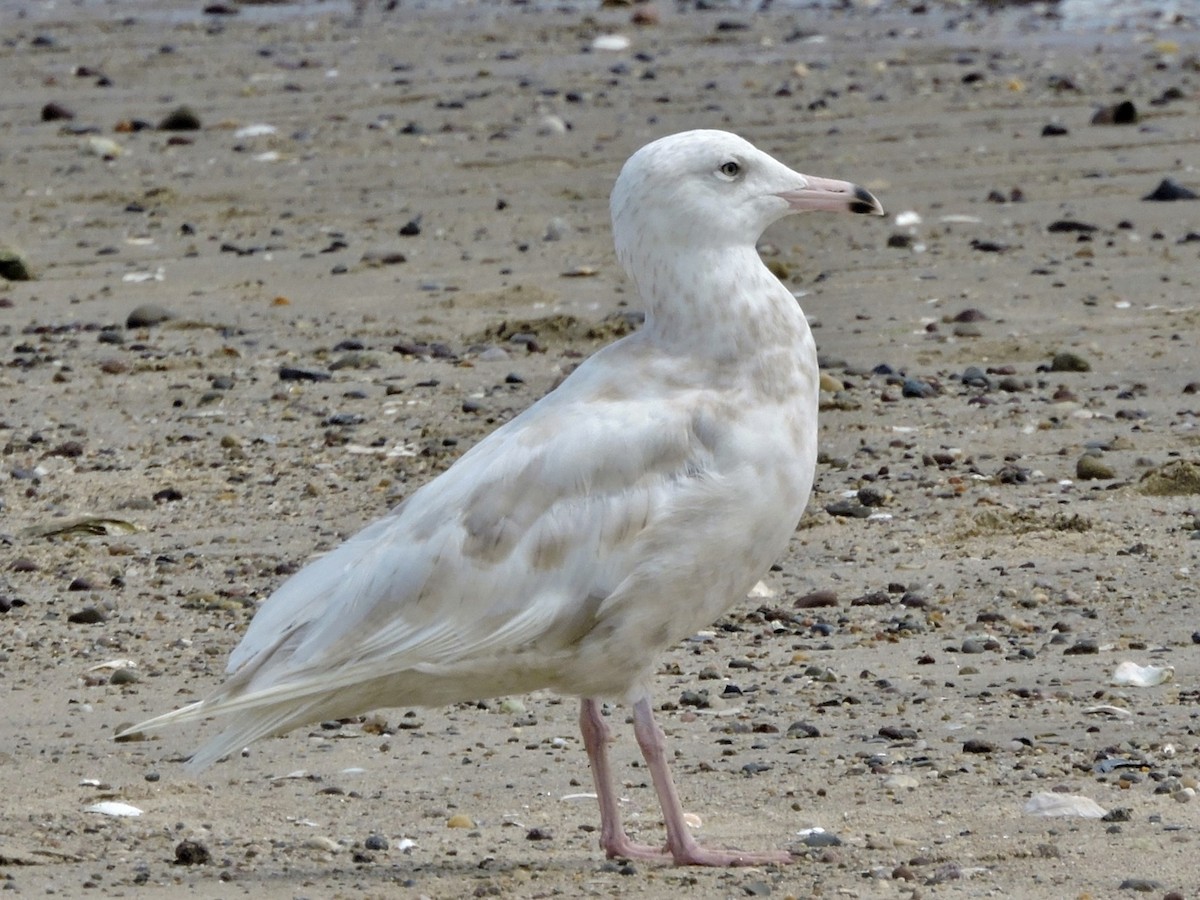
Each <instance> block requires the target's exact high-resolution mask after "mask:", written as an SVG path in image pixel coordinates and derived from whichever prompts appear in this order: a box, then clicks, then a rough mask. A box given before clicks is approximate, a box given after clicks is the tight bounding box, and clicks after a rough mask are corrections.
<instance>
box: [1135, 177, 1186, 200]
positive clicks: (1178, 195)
mask: <svg viewBox="0 0 1200 900" xmlns="http://www.w3.org/2000/svg"><path fill="white" fill-rule="evenodd" d="M1198 197H1200V195H1197V194H1196V192H1195V191H1192V190H1190V189H1188V188H1185V187H1184V186H1183V185H1182V184H1180V183H1179V182H1178V181H1176V180H1175V179H1174V178H1164V179H1163V180H1162V181H1160V182H1159V183H1158V187H1156V188H1155V189H1154V190H1152V191H1151V192H1150V193H1148V194H1147V195H1146V196H1145V197H1143V198H1142V199H1143V200H1159V201H1171V200H1195V199H1197V198H1198Z"/></svg>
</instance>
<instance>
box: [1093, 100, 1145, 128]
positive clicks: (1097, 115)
mask: <svg viewBox="0 0 1200 900" xmlns="http://www.w3.org/2000/svg"><path fill="white" fill-rule="evenodd" d="M1137 121H1138V111H1137V107H1136V106H1134V105H1133V101H1132V100H1122V101H1121V102H1120V103H1114V104H1112V105H1111V106H1102V107H1100V109H1098V110H1096V111H1095V112H1094V113H1093V114H1092V124H1093V125H1136V124H1137Z"/></svg>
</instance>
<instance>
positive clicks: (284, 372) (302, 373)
mask: <svg viewBox="0 0 1200 900" xmlns="http://www.w3.org/2000/svg"><path fill="white" fill-rule="evenodd" d="M332 377H333V376H332V375H330V374H329V373H328V372H319V371H316V370H313V369H298V368H296V367H294V366H281V367H280V369H279V380H280V381H328V380H329V379H330V378H332Z"/></svg>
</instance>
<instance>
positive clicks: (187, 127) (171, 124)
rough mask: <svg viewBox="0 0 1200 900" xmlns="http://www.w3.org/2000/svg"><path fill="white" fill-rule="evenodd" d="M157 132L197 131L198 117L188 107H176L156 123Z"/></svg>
mask: <svg viewBox="0 0 1200 900" xmlns="http://www.w3.org/2000/svg"><path fill="white" fill-rule="evenodd" d="M158 130H159V131H199V130H200V117H199V116H198V115H196V113H195V111H194V110H193V109H192V108H191V107H189V106H177V107H175V109H173V110H171V111H170V112H169V113H167V114H166V115H165V116H163V118H162V121H160V122H159V123H158Z"/></svg>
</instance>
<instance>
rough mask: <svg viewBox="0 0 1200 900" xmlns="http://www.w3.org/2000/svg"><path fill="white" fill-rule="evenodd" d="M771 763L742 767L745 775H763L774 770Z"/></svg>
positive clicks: (758, 763) (748, 764)
mask: <svg viewBox="0 0 1200 900" xmlns="http://www.w3.org/2000/svg"><path fill="white" fill-rule="evenodd" d="M773 768H774V766H772V765H771V764H770V763H760V762H751V763H746V764H745V765H744V766H742V774H743V775H761V774H762V773H763V772H770V771H771V769H773Z"/></svg>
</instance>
